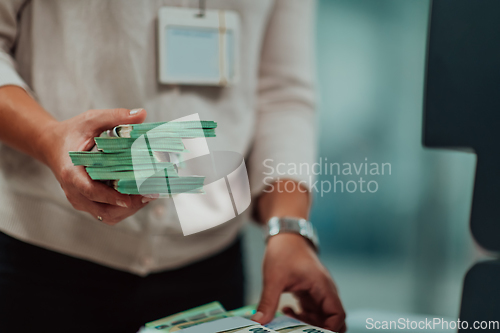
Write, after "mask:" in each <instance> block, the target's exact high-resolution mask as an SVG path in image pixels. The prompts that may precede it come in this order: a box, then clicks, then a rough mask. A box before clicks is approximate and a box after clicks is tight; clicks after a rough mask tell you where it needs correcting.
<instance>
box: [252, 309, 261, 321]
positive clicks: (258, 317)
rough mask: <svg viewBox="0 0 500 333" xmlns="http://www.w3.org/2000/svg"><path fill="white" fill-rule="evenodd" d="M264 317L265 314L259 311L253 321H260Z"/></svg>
mask: <svg viewBox="0 0 500 333" xmlns="http://www.w3.org/2000/svg"><path fill="white" fill-rule="evenodd" d="M262 317H264V314H263V313H262V312H260V311H258V312H256V313H255V314H254V315H253V316H252V320H255V321H259V320H261V319H262Z"/></svg>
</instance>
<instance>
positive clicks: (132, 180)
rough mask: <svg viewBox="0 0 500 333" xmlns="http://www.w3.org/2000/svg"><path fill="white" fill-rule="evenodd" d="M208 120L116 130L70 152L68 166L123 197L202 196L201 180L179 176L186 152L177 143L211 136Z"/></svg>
mask: <svg viewBox="0 0 500 333" xmlns="http://www.w3.org/2000/svg"><path fill="white" fill-rule="evenodd" d="M216 127H217V123H216V122H213V121H179V122H157V123H143V124H131V125H120V126H116V127H115V128H113V129H112V130H109V131H106V132H103V133H102V134H101V135H100V136H99V137H96V138H94V141H95V144H96V145H95V147H94V149H92V151H71V152H69V155H70V157H71V160H72V162H73V164H74V165H81V166H84V167H85V169H86V170H87V173H88V174H89V176H90V178H92V179H94V180H100V181H104V182H106V183H108V184H109V185H110V186H112V187H114V188H115V189H116V190H117V191H118V192H121V193H124V194H141V195H148V194H166V195H172V194H178V193H203V182H204V180H205V178H204V177H202V176H186V177H179V175H178V173H177V164H178V163H179V157H180V156H182V153H185V152H187V150H186V148H185V147H184V144H183V141H182V139H189V138H200V137H215V128H216Z"/></svg>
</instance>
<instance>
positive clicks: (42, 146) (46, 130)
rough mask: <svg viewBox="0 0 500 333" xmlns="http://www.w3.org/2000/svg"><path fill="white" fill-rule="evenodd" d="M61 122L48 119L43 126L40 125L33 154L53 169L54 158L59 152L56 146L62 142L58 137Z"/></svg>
mask: <svg viewBox="0 0 500 333" xmlns="http://www.w3.org/2000/svg"><path fill="white" fill-rule="evenodd" d="M59 124H60V122H58V121H57V120H55V119H48V120H47V121H46V122H45V123H44V124H43V125H42V126H40V127H39V131H38V134H35V139H34V142H35V144H34V146H33V155H34V157H35V158H36V159H38V160H39V161H41V162H42V163H44V164H46V165H47V166H48V167H50V168H51V169H52V165H53V160H54V157H55V155H56V154H57V152H56V151H57V149H55V148H56V146H57V145H58V144H61V143H62V142H60V140H64V138H58V137H57V136H58V133H59V131H60V130H59Z"/></svg>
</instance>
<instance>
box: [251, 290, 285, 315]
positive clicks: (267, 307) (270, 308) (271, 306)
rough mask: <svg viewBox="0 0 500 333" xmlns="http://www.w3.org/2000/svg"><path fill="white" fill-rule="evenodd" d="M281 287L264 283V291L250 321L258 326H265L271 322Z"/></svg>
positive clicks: (276, 307)
mask: <svg viewBox="0 0 500 333" xmlns="http://www.w3.org/2000/svg"><path fill="white" fill-rule="evenodd" d="M282 292H283V287H282V286H281V285H279V284H276V283H265V284H264V290H263V291H262V295H261V296H260V303H259V306H258V307H257V312H256V313H255V314H254V315H253V317H252V320H254V321H257V322H259V323H260V324H267V323H268V322H270V321H271V320H273V318H274V315H275V314H276V310H277V309H278V303H279V300H280V296H281V293H282Z"/></svg>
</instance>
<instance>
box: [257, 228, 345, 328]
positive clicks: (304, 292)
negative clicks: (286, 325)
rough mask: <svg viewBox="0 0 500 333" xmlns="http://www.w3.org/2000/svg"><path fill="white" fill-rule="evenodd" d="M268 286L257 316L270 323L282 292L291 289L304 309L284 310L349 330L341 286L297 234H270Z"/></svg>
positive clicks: (316, 323)
mask: <svg viewBox="0 0 500 333" xmlns="http://www.w3.org/2000/svg"><path fill="white" fill-rule="evenodd" d="M263 274H264V289H263V291H262V295H261V299H260V303H259V306H258V308H257V312H256V313H255V315H254V316H253V318H252V319H253V320H255V321H257V322H259V323H261V324H266V323H268V322H269V321H271V320H272V319H273V318H274V315H275V313H276V310H277V307H278V303H279V299H280V296H281V294H282V293H283V292H291V293H293V294H294V296H295V297H296V298H297V299H298V301H299V304H300V307H301V309H302V312H300V313H295V312H294V310H292V309H291V308H289V307H285V308H284V309H283V312H284V313H285V314H287V315H289V316H292V317H295V318H296V319H298V320H301V321H303V322H306V323H309V324H311V325H314V326H318V327H323V328H326V329H329V330H333V331H334V332H341V333H343V332H345V331H346V324H345V312H344V308H343V307H342V303H341V301H340V298H339V296H338V293H337V288H336V287H335V284H334V282H333V280H332V278H331V277H330V274H329V273H328V271H327V269H326V268H325V267H324V266H323V265H322V264H321V262H320V261H319V259H318V257H317V256H316V253H315V252H314V250H313V248H312V246H311V245H310V244H309V243H308V241H307V240H306V239H305V238H303V237H302V236H300V235H297V234H291V233H288V234H286V233H285V234H278V235H276V236H272V237H271V238H269V241H268V244H267V249H266V253H265V256H264V266H263Z"/></svg>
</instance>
